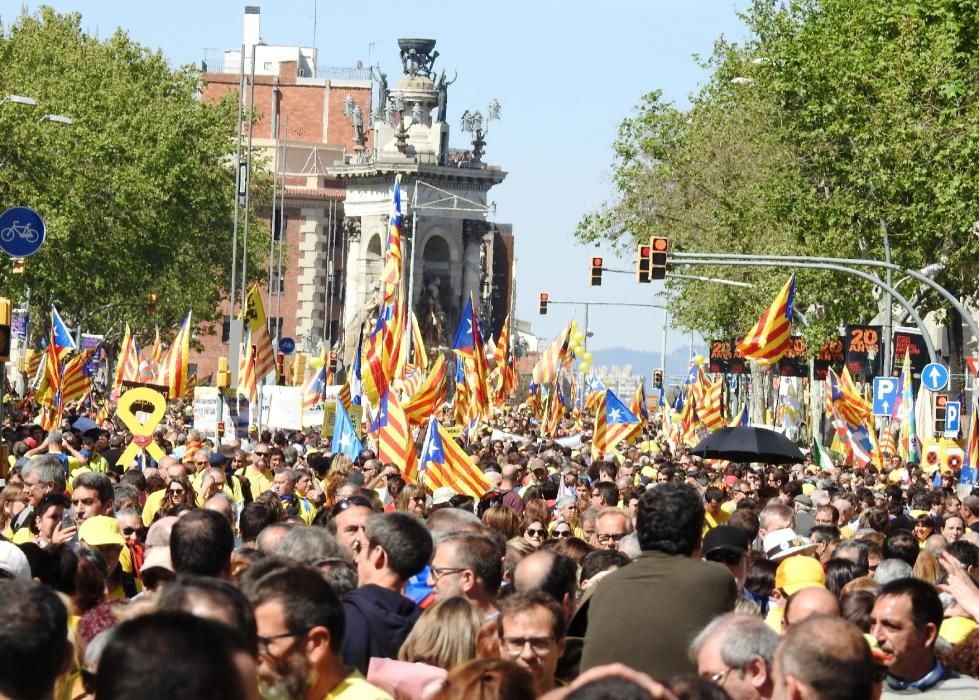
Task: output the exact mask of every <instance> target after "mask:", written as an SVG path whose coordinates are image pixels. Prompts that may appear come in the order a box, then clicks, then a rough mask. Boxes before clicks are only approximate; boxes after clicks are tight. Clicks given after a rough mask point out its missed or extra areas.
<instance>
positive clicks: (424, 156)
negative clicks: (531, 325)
mask: <svg viewBox="0 0 979 700" xmlns="http://www.w3.org/2000/svg"><path fill="white" fill-rule="evenodd" d="M244 39H245V41H244V45H243V49H244V50H242V49H241V48H238V49H228V50H223V51H219V52H208V54H207V57H206V58H205V61H204V64H203V66H202V67H203V69H204V78H205V81H206V87H205V89H204V91H203V95H202V98H203V99H205V100H214V99H220V98H221V97H223V96H225V95H227V94H228V93H231V94H233V95H234V96H235V97H237V94H238V90H239V84H240V81H241V74H242V73H243V74H244V76H245V78H244V84H245V90H244V95H245V100H244V104H245V108H246V109H247V108H248V105H249V104H254V109H255V111H256V113H257V114H258V115H259V118H258V119H257V121H256V123H255V124H254V126H253V128H252V134H251V141H252V150H253V160H254V159H256V158H264V160H265V162H266V163H267V167H268V169H269V170H270V171H271V172H273V173H275V174H276V175H277V177H278V180H279V184H280V185H281V182H282V180H284V188H283V187H277V190H278V192H279V195H278V200H279V201H280V202H281V201H284V207H282V208H280V207H279V206H278V205H277V206H275V207H273V206H272V205H271V203H270V202H253V205H254V206H255V208H256V209H257V210H258V211H259V213H260V215H261V216H263V217H265V219H266V221H267V224H268V226H269V227H270V228H271V229H272V231H273V245H272V249H271V250H270V260H272V261H273V264H272V265H271V266H270V270H269V274H268V278H267V280H266V282H265V284H263V285H262V287H263V297H264V299H265V304H266V311H267V314H268V316H269V318H270V330H271V332H272V335H273V336H274V337H279V338H281V337H288V338H293V339H294V340H295V341H296V347H297V351H303V352H307V353H316V352H318V350H319V349H320V348H321V347H327V348H333V349H336V350H338V351H340V352H341V353H342V357H343V359H344V361H345V363H346V364H347V365H348V366H349V364H350V362H351V361H352V359H353V355H354V352H355V349H356V347H357V343H358V340H359V337H360V332H361V329H362V328H364V327H365V326H366V325H367V324H368V323H369V322H370V315H371V310H372V303H373V302H374V299H373V296H372V295H373V292H374V290H375V289H376V286H377V284H376V281H377V278H378V277H379V275H380V271H381V266H382V264H383V262H382V261H383V255H384V246H385V241H386V237H387V228H388V221H389V217H390V213H391V194H392V186H393V183H394V181H395V177H396V176H398V175H400V176H401V184H402V210H403V213H404V221H405V229H406V231H405V255H404V261H405V279H406V280H407V281H406V284H407V285H408V286H410V288H411V298H412V307H413V308H414V309H415V310H416V314H417V316H418V318H419V323H420V325H421V326H422V328H423V329H424V331H425V336H426V340H427V341H429V342H430V343H431V344H433V345H439V344H446V343H451V340H452V335H453V333H454V331H455V326H456V323H457V321H458V316H459V313H460V311H461V309H462V307H463V306H464V304H465V300H466V299H467V298H468V296H469V294H470V293H472V294H473V296H474V298H475V299H476V301H477V303H478V308H479V309H480V311H481V314H482V315H483V317H484V318H485V319H486V321H484V326H486V327H487V328H489V329H490V330H492V331H493V332H494V333H498V332H499V329H500V326H501V325H502V323H503V319H504V318H505V317H506V315H507V314H508V313H509V311H510V306H511V298H512V293H513V284H512V269H513V235H512V230H511V228H510V227H509V226H508V225H502V224H494V223H491V222H490V221H489V216H490V215H491V214H492V210H493V206H492V204H491V203H490V202H489V200H488V197H487V195H488V192H489V190H490V188H492V187H493V186H494V185H496V184H497V183H499V182H501V181H502V180H503V179H504V177H505V176H506V173H504V172H503V171H502V170H501V169H500V168H498V167H494V166H489V165H486V164H485V163H483V161H482V155H483V147H484V145H485V138H484V137H485V134H486V128H487V126H488V120H489V118H491V117H495V116H497V115H496V114H494V113H492V111H493V109H496V108H491V111H490V113H487V115H486V119H487V121H486V122H485V123H484V122H483V121H482V119H483V116H482V115H479V117H478V119H476V118H475V113H468V112H467V113H466V115H465V116H466V118H467V119H468V122H467V127H468V131H467V136H469V137H470V138H472V141H473V143H472V145H471V146H470V148H468V149H466V150H457V149H452V148H450V147H449V136H450V129H449V125H448V124H447V122H446V119H447V114H448V112H447V99H448V88H449V85H450V84H451V82H454V78H453V79H452V80H449V79H447V78H446V75H445V72H444V71H443V72H441V73H440V74H438V75H437V74H436V71H435V69H434V63H435V57H436V56H437V52H435V51H434V47H435V41H433V40H412V39H408V40H400V41H399V45H400V46H401V56H402V66H401V68H402V71H401V72H402V75H401V77H400V78H399V80H398V82H397V83H396V84H395V85H394V86H392V87H389V86H388V80H387V75H386V74H385V73H384V72H383V71H382V70H381V68H380V67H375V68H364V67H363V66H358V67H352V68H342V67H341V68H338V67H326V68H324V67H321V66H319V67H318V66H317V59H318V56H317V51H316V49H314V48H309V47H299V46H271V45H268V44H265V43H264V42H263V41H262V40H261V38H260V14H259V10H258V8H257V7H248V8H246V10H245V21H244ZM253 57H254V58H253ZM253 63H254V65H253ZM253 70H254V80H253V82H252V80H251V75H252V71H253ZM375 88H376V90H377V97H376V98H375V97H374V90H375ZM252 96H254V97H253V100H254V101H253V103H252ZM245 137H246V138H247V132H246V134H245ZM232 195H233V193H229V196H232ZM279 211H281V212H282V213H281V217H280V214H279ZM280 226H281V229H282V236H281V238H279V236H278V231H279V228H280ZM413 227H416V228H417V235H416V233H415V231H414V228H413ZM230 257H231V256H230V251H229V264H230ZM280 259H281V265H280V263H279V261H280ZM239 279H240V274H239ZM406 293H407V289H406ZM236 297H237V299H236V302H237V303H239V304H240V286H239V290H238V291H237V294H236ZM226 306H227V305H226ZM234 312H235V313H237V312H238V307H237V306H236V308H235V310H234ZM230 318H231V311H230V310H229V309H228V308H225V323H224V327H223V328H215V329H214V331H215V332H214V334H213V335H211V336H206V337H202V338H200V340H201V341H202V342H203V343H204V345H205V349H204V351H203V352H201V353H199V354H197V356H196V357H194V358H192V360H191V361H192V362H193V363H196V365H197V373H198V376H201V377H203V376H206V375H208V374H211V373H213V372H214V371H215V369H216V367H217V358H218V357H219V356H222V355H223V356H229V355H231V356H234V355H235V353H234V352H231V351H230V350H231V349H230V348H229V345H228V341H229V336H230V333H229V328H230V323H229V320H230ZM365 322H366V323H365ZM232 364H233V363H232ZM286 364H287V365H288V364H289V363H288V361H287V362H286Z"/></svg>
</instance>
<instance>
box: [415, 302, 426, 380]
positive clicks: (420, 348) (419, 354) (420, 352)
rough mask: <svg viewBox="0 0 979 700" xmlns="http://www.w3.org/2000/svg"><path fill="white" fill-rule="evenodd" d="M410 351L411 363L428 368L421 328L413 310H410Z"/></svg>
mask: <svg viewBox="0 0 979 700" xmlns="http://www.w3.org/2000/svg"><path fill="white" fill-rule="evenodd" d="M411 351H412V353H413V354H414V358H413V361H412V364H414V365H415V367H420V368H421V369H427V368H428V352H427V351H426V350H425V341H424V340H423V339H422V332H421V328H419V327H418V317H417V316H415V312H414V311H412V312H411Z"/></svg>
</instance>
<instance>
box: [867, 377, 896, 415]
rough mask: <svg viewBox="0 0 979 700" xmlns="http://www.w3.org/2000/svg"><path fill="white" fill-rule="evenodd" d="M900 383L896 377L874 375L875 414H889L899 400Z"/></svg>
mask: <svg viewBox="0 0 979 700" xmlns="http://www.w3.org/2000/svg"><path fill="white" fill-rule="evenodd" d="M899 388H900V384H899V382H898V380H897V378H896V377H874V401H873V404H874V405H873V410H874V415H875V416H889V415H891V411H893V410H894V402H895V401H897V392H898V389H899Z"/></svg>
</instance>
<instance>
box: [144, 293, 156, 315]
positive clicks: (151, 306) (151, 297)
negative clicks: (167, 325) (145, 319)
mask: <svg viewBox="0 0 979 700" xmlns="http://www.w3.org/2000/svg"><path fill="white" fill-rule="evenodd" d="M146 313H147V314H149V315H150V316H152V315H153V314H155V313H156V294H154V293H153V292H150V293H149V294H147V295H146Z"/></svg>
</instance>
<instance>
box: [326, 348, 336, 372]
mask: <svg viewBox="0 0 979 700" xmlns="http://www.w3.org/2000/svg"><path fill="white" fill-rule="evenodd" d="M327 371H328V372H329V373H330V374H331V375H336V373H337V353H336V350H333V351H331V352H330V363H329V365H328V366H327Z"/></svg>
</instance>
